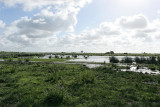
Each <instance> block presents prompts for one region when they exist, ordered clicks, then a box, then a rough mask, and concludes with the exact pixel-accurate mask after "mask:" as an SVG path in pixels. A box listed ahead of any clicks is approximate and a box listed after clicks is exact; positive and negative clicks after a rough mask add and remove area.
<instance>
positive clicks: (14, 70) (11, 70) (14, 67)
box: [10, 65, 17, 73]
mask: <svg viewBox="0 0 160 107" xmlns="http://www.w3.org/2000/svg"><path fill="white" fill-rule="evenodd" d="M16 68H17V67H16V66H15V65H13V66H12V67H11V68H10V72H11V73H15V72H16V70H17V69H16Z"/></svg>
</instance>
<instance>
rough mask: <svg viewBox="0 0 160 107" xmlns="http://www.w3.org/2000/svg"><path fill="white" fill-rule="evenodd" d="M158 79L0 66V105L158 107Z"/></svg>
mask: <svg viewBox="0 0 160 107" xmlns="http://www.w3.org/2000/svg"><path fill="white" fill-rule="evenodd" d="M159 88H160V76H158V75H157V76H154V75H148V74H141V73H134V72H116V71H115V70H114V68H113V67H100V68H96V69H88V68H87V67H85V66H83V65H66V64H55V65H54V64H45V63H41V64H40V63H39V64H38V63H37V64H31V63H25V64H18V63H17V64H13V63H8V64H0V105H1V106H9V107H13V106H18V107H29V106H33V107H44V106H45V107H50V106H63V107H64V106H73V107H75V106H77V107H93V106H99V107H104V106H105V107H106V106H108V107H112V106H122V107H124V106H130V107H131V106H134V107H135V106H136V107H138V106H144V107H146V106H158V105H160V102H159V101H160V94H159V93H160V90H159Z"/></svg>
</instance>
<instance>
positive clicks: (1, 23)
mask: <svg viewBox="0 0 160 107" xmlns="http://www.w3.org/2000/svg"><path fill="white" fill-rule="evenodd" d="M5 26H6V24H5V23H4V22H3V21H2V20H0V28H4V27H5Z"/></svg>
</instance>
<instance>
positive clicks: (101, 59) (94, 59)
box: [0, 55, 160, 75]
mask: <svg viewBox="0 0 160 107" xmlns="http://www.w3.org/2000/svg"><path fill="white" fill-rule="evenodd" d="M50 56H51V57H52V58H55V55H45V56H43V57H34V58H39V59H49V58H50ZM56 56H58V58H67V57H69V58H73V56H71V55H63V56H62V55H56ZM110 57H111V56H82V55H79V56H77V57H76V58H73V59H70V60H68V61H69V62H74V63H75V64H83V65H85V66H87V67H88V68H96V67H100V66H103V64H89V63H110V60H109V58H110ZM115 57H116V58H118V60H122V59H123V58H124V57H126V56H115ZM128 57H130V58H135V57H137V56H128ZM138 57H141V56H138ZM143 57H144V56H143ZM145 58H148V57H147V56H145ZM0 61H4V60H3V59H0ZM69 62H59V63H64V64H73V63H69ZM57 63H58V62H57ZM117 65H119V66H129V69H121V71H131V72H141V73H148V74H155V75H156V74H160V71H158V70H155V71H153V70H150V69H148V68H147V67H142V68H139V69H137V65H136V64H133V65H125V64H121V63H119V64H117Z"/></svg>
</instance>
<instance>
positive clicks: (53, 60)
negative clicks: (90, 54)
mask: <svg viewBox="0 0 160 107" xmlns="http://www.w3.org/2000/svg"><path fill="white" fill-rule="evenodd" d="M13 60H15V61H18V58H13ZM21 60H22V61H24V60H25V59H23V58H21ZM67 60H69V59H66V58H53V59H39V58H29V61H37V62H65V61H67Z"/></svg>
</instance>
